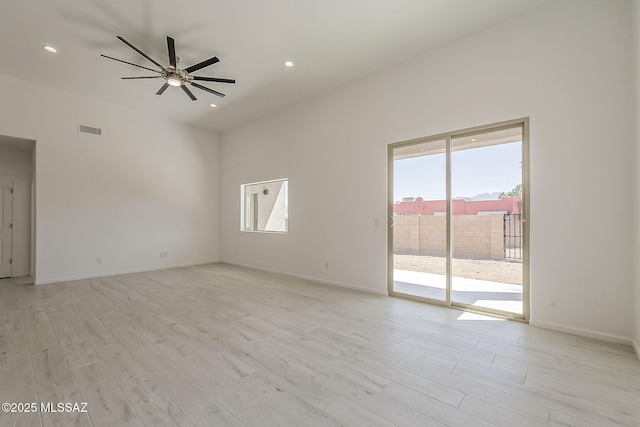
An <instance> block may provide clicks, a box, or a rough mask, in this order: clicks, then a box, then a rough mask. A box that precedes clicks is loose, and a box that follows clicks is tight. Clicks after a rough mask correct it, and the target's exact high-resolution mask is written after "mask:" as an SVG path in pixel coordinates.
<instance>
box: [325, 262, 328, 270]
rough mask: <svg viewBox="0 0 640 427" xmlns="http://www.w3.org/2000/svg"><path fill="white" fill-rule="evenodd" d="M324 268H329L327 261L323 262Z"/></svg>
mask: <svg viewBox="0 0 640 427" xmlns="http://www.w3.org/2000/svg"><path fill="white" fill-rule="evenodd" d="M324 268H325V270H328V269H329V263H328V262H325V263H324Z"/></svg>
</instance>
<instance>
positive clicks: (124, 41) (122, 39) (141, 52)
mask: <svg viewBox="0 0 640 427" xmlns="http://www.w3.org/2000/svg"><path fill="white" fill-rule="evenodd" d="M116 37H117V38H118V40H120V41H121V42H122V43H124V44H126V45H127V46H129V47H130V48H131V49H133V50H135V51H136V52H138V53H139V54H140V55H142V56H144V57H145V58H147V59H148V60H149V61H151V62H153V63H154V64H156V65H157V66H158V67H159V68H160V69H161V70H163V71H164V67H163V66H162V65H160V64H158V63H157V62H156V61H154V60H153V59H152V58H151V57H150V56H149V55H147V54H146V53H144V52H143V51H141V50H140V49H138V48H137V47H135V46H134V45H132V44H131V43H129V42H128V41H126V40H125V39H124V37H120V36H116Z"/></svg>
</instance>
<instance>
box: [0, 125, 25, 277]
mask: <svg viewBox="0 0 640 427" xmlns="http://www.w3.org/2000/svg"><path fill="white" fill-rule="evenodd" d="M31 156H32V152H31V150H28V149H27V150H22V149H18V148H11V147H5V146H3V145H2V137H0V176H10V177H11V178H12V179H13V233H12V255H11V257H12V259H13V265H12V266H11V276H12V277H22V276H28V275H29V274H30V271H31V176H32V164H31V163H32V162H31Z"/></svg>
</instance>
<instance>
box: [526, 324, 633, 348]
mask: <svg viewBox="0 0 640 427" xmlns="http://www.w3.org/2000/svg"><path fill="white" fill-rule="evenodd" d="M529 324H530V325H531V326H537V327H539V328H545V329H551V330H553V331H558V332H566V333H568V334H573V335H579V336H582V337H587V338H593V339H597V340H602V341H608V342H612V343H616V344H624V345H628V346H632V347H633V346H634V343H633V340H631V339H630V338H626V337H621V336H619V335H614V334H607V333H604V332H598V331H592V330H590V329H582V328H574V327H571V326H562V325H558V324H556V323H549V322H537V321H534V320H531V319H529ZM635 350H636V353H637V354H638V348H637V346H636V347H635Z"/></svg>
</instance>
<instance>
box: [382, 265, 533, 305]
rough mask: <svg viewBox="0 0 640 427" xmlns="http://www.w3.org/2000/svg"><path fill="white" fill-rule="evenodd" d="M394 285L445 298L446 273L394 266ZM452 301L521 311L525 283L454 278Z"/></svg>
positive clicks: (406, 289)
mask: <svg viewBox="0 0 640 427" xmlns="http://www.w3.org/2000/svg"><path fill="white" fill-rule="evenodd" d="M393 279H394V289H395V291H396V292H401V293H405V294H409V295H415V296H420V297H424V298H431V299H435V300H440V301H444V300H445V299H446V282H445V276H444V275H443V274H433V273H424V272H418V271H408V270H400V269H394V270H393ZM451 299H452V301H453V302H459V303H463V304H472V305H475V306H478V307H484V308H490V309H494V310H501V311H506V312H509V313H516V314H522V286H521V285H513V284H509V283H500V282H492V281H488V280H477V279H468V278H465V277H456V276H454V277H453V278H452V291H451Z"/></svg>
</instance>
